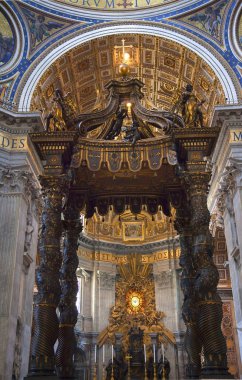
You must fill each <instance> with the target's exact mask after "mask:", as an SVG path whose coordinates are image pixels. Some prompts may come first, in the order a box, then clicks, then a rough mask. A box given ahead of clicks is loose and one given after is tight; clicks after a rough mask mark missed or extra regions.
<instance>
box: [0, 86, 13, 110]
mask: <svg viewBox="0 0 242 380" xmlns="http://www.w3.org/2000/svg"><path fill="white" fill-rule="evenodd" d="M12 84H13V81H8V82H3V83H0V105H1V106H4V107H5V108H12V106H13V104H12V103H9V101H8V99H9V94H10V92H11V88H12Z"/></svg>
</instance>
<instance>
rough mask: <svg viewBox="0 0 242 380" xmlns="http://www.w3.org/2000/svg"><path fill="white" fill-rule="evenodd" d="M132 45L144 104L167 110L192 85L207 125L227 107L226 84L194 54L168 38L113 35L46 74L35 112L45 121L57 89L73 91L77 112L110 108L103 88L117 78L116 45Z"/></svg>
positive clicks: (73, 52) (68, 55) (71, 54)
mask: <svg viewBox="0 0 242 380" xmlns="http://www.w3.org/2000/svg"><path fill="white" fill-rule="evenodd" d="M122 39H125V45H128V46H130V45H132V48H130V47H129V48H127V49H126V51H127V52H129V53H130V58H131V62H130V66H131V76H133V77H137V78H138V79H140V80H141V81H143V83H144V88H143V92H144V94H145V99H144V101H143V102H144V106H145V107H147V108H149V109H154V108H161V109H163V110H169V109H170V108H171V106H172V104H173V103H174V102H175V100H176V99H177V96H178V95H179V93H180V92H181V91H182V90H183V89H184V88H185V86H186V84H188V83H190V84H193V86H194V93H195V95H196V96H197V97H198V99H199V100H203V99H205V103H204V104H203V106H202V110H203V113H204V117H205V124H208V123H209V119H210V116H211V113H212V110H213V107H214V105H216V104H219V103H224V101H225V99H224V94H223V90H222V86H221V85H220V83H219V81H218V79H217V78H216V75H215V73H214V72H213V70H212V69H211V68H210V67H209V66H208V65H207V64H206V63H205V62H204V61H203V60H202V59H201V58H200V57H198V56H197V55H196V54H195V53H193V52H192V51H190V50H189V49H187V48H185V47H184V46H182V45H180V44H178V43H175V42H172V41H170V40H167V39H164V38H159V37H153V36H146V35H133V34H132V35H129V34H125V35H115V36H108V37H104V38H99V39H95V40H93V41H90V42H87V43H85V44H82V45H80V46H78V47H76V48H74V49H72V50H70V51H69V52H68V53H66V54H64V55H63V56H62V57H61V58H60V59H58V60H57V61H56V62H55V63H54V64H52V65H51V67H49V69H48V70H47V71H46V72H45V73H44V75H43V76H42V78H41V80H40V82H39V83H38V85H37V87H36V90H35V92H34V94H33V98H32V110H34V109H40V110H42V112H43V117H45V116H46V115H47V114H48V112H49V110H50V109H51V106H52V100H53V97H54V90H55V89H57V88H59V89H62V91H63V92H64V94H66V93H68V92H70V93H71V95H72V97H73V99H74V100H75V102H76V103H77V107H78V112H79V113H86V112H91V111H92V110H97V109H102V108H104V107H105V106H106V104H107V92H106V90H105V88H104V85H105V84H106V83H107V82H108V81H110V80H111V79H114V78H118V77H119V73H118V67H119V63H121V62H120V61H119V59H120V53H119V52H120V50H119V49H115V46H121V45H122Z"/></svg>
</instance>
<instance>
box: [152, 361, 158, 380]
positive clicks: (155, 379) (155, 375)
mask: <svg viewBox="0 0 242 380" xmlns="http://www.w3.org/2000/svg"><path fill="white" fill-rule="evenodd" d="M153 367H154V380H157V374H156V364H155V362H154V364H153Z"/></svg>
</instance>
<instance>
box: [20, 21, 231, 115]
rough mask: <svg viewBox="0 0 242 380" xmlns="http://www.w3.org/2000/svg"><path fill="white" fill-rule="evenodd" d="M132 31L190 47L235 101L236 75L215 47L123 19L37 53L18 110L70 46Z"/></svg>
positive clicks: (166, 29)
mask: <svg viewBox="0 0 242 380" xmlns="http://www.w3.org/2000/svg"><path fill="white" fill-rule="evenodd" d="M127 30H128V31H129V33H131V34H132V33H133V34H137V33H138V34H147V35H153V36H157V37H163V38H164V37H165V38H167V39H170V40H172V41H175V42H178V43H180V44H181V45H183V46H185V47H187V48H189V49H190V50H192V51H193V52H195V53H197V55H199V56H200V57H201V58H202V59H204V61H205V62H206V63H207V64H208V65H209V66H210V67H211V68H212V69H213V70H214V72H215V73H216V75H217V77H218V79H219V81H220V83H221V85H222V87H223V90H224V94H225V97H226V99H227V100H228V102H230V103H236V102H238V96H237V88H238V85H237V83H236V82H237V79H236V77H235V74H234V73H233V71H232V69H231V68H230V66H229V65H228V63H227V62H226V60H225V59H224V58H223V57H222V56H220V55H219V54H218V53H217V52H216V51H215V50H213V49H212V48H211V47H209V45H207V44H206V45H205V43H204V44H201V42H198V41H197V40H196V38H195V37H194V36H192V38H191V37H189V36H188V35H187V34H185V33H184V34H182V33H179V32H178V31H174V30H172V29H171V28H169V27H165V26H162V27H160V26H159V27H158V26H154V25H148V24H143V23H135V22H130V23H125V24H122V25H120V24H118V25H106V26H103V27H99V28H94V29H92V30H89V31H88V32H84V33H82V34H79V35H77V36H75V37H72V38H70V39H68V40H67V41H65V42H63V43H62V44H60V45H58V46H56V47H55V48H54V49H52V50H51V51H50V52H49V53H48V54H46V55H45V56H44V57H39V61H38V63H36V65H34V66H33V68H30V69H29V70H28V71H27V73H26V75H25V76H24V77H23V79H22V83H23V85H21V82H20V85H19V88H20V90H21V96H20V99H19V102H18V107H19V110H21V111H28V110H30V103H31V98H32V95H33V92H34V90H35V87H36V85H37V83H38V81H39V79H40V78H41V76H42V75H43V73H44V72H45V71H46V70H47V69H48V67H50V65H51V64H52V63H53V62H54V61H55V60H56V59H58V58H59V57H61V56H62V55H63V54H64V53H66V52H67V51H69V50H70V49H72V48H74V47H76V46H78V45H80V44H82V43H85V42H88V41H90V40H93V39H96V38H98V37H100V36H102V37H105V36H109V35H115V34H121V33H127Z"/></svg>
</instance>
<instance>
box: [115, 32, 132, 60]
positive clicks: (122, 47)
mask: <svg viewBox="0 0 242 380" xmlns="http://www.w3.org/2000/svg"><path fill="white" fill-rule="evenodd" d="M132 47H133V45H125V39H124V38H123V39H122V46H117V45H116V46H114V49H122V51H123V63H125V58H124V57H125V48H132Z"/></svg>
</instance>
